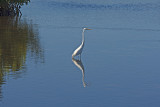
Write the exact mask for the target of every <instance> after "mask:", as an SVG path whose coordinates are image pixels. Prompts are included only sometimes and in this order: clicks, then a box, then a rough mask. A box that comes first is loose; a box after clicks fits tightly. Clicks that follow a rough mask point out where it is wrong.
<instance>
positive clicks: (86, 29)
mask: <svg viewBox="0 0 160 107" xmlns="http://www.w3.org/2000/svg"><path fill="white" fill-rule="evenodd" d="M83 30H92V29H88V28H83Z"/></svg>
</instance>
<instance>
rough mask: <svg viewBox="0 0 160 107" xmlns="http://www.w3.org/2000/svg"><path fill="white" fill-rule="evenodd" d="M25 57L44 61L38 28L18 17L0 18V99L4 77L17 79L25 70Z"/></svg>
mask: <svg viewBox="0 0 160 107" xmlns="http://www.w3.org/2000/svg"><path fill="white" fill-rule="evenodd" d="M27 56H30V57H31V58H32V59H34V60H35V62H38V61H44V54H43V49H42V48H41V45H40V40H39V36H38V27H37V26H36V25H34V24H32V22H31V21H27V20H26V19H20V18H18V17H0V99H1V98H2V84H4V83H5V81H6V80H5V77H6V76H7V75H12V76H13V77H14V78H19V77H20V75H21V73H23V72H24V71H25V70H26V60H27Z"/></svg>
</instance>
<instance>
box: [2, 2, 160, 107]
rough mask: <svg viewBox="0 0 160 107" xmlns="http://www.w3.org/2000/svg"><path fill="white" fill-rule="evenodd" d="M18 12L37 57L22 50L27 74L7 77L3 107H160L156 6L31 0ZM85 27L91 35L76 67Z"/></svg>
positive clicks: (159, 35)
mask: <svg viewBox="0 0 160 107" xmlns="http://www.w3.org/2000/svg"><path fill="white" fill-rule="evenodd" d="M22 13H23V15H22V17H21V20H24V19H26V20H28V21H29V22H32V24H33V25H34V26H37V29H38V30H37V33H38V38H39V42H40V45H41V49H40V50H42V52H43V58H41V59H36V57H32V54H29V52H28V51H27V52H28V53H27V54H26V61H25V71H24V69H21V70H19V71H18V72H23V73H21V74H20V76H18V77H17V75H5V77H4V78H5V82H4V84H2V85H1V86H2V87H1V92H2V98H1V101H0V106H1V107H11V106H12V107H44V106H45V107H52V106H56V107H107V106H108V107H159V106H160V102H159V98H160V78H159V75H160V66H159V64H160V60H159V59H160V54H159V53H160V21H159V19H160V2H159V1H156V0H153V1H151V0H142V1H141V2H139V0H135V1H127V0H126V1H122V0H121V1H119V2H118V1H112V0H109V1H108V2H107V1H106V0H101V1H100V2H99V0H94V1H87V0H82V1H81V0H78V1H72V0H69V1H67V0H62V1H59V0H46V1H43V0H35V1H33V0H31V2H30V3H29V5H27V6H24V7H22ZM0 26H1V25H0ZM84 27H87V28H91V29H92V30H89V31H86V32H85V47H84V50H83V53H82V56H81V61H79V60H77V62H74V61H72V58H71V55H72V52H73V51H74V50H75V49H76V48H77V47H78V46H79V45H80V44H81V38H82V36H81V34H82V28H84ZM78 61H79V62H78ZM75 63H78V64H79V65H81V66H80V68H83V70H82V69H80V68H78V66H77V65H76V64H75ZM82 65H83V67H82ZM84 84H85V85H84Z"/></svg>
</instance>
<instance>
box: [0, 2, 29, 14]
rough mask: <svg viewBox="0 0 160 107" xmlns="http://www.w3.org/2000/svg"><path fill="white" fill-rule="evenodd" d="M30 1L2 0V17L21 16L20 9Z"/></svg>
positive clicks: (0, 9) (0, 4)
mask: <svg viewBox="0 0 160 107" xmlns="http://www.w3.org/2000/svg"><path fill="white" fill-rule="evenodd" d="M29 2H30V0H0V16H16V15H17V16H19V15H21V14H22V13H21V11H20V8H21V6H23V5H24V4H26V5H27V4H28V3H29Z"/></svg>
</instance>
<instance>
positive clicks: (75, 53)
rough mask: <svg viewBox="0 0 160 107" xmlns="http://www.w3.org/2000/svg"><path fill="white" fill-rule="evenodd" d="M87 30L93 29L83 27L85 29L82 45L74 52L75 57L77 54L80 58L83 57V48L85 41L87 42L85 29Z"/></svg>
mask: <svg viewBox="0 0 160 107" xmlns="http://www.w3.org/2000/svg"><path fill="white" fill-rule="evenodd" d="M85 30H91V29H88V28H83V31H82V43H81V45H80V46H79V47H78V48H77V49H76V50H75V51H74V52H73V54H72V58H74V56H77V55H79V56H80V58H81V53H82V50H83V47H84V43H85V40H84V31H85Z"/></svg>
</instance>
